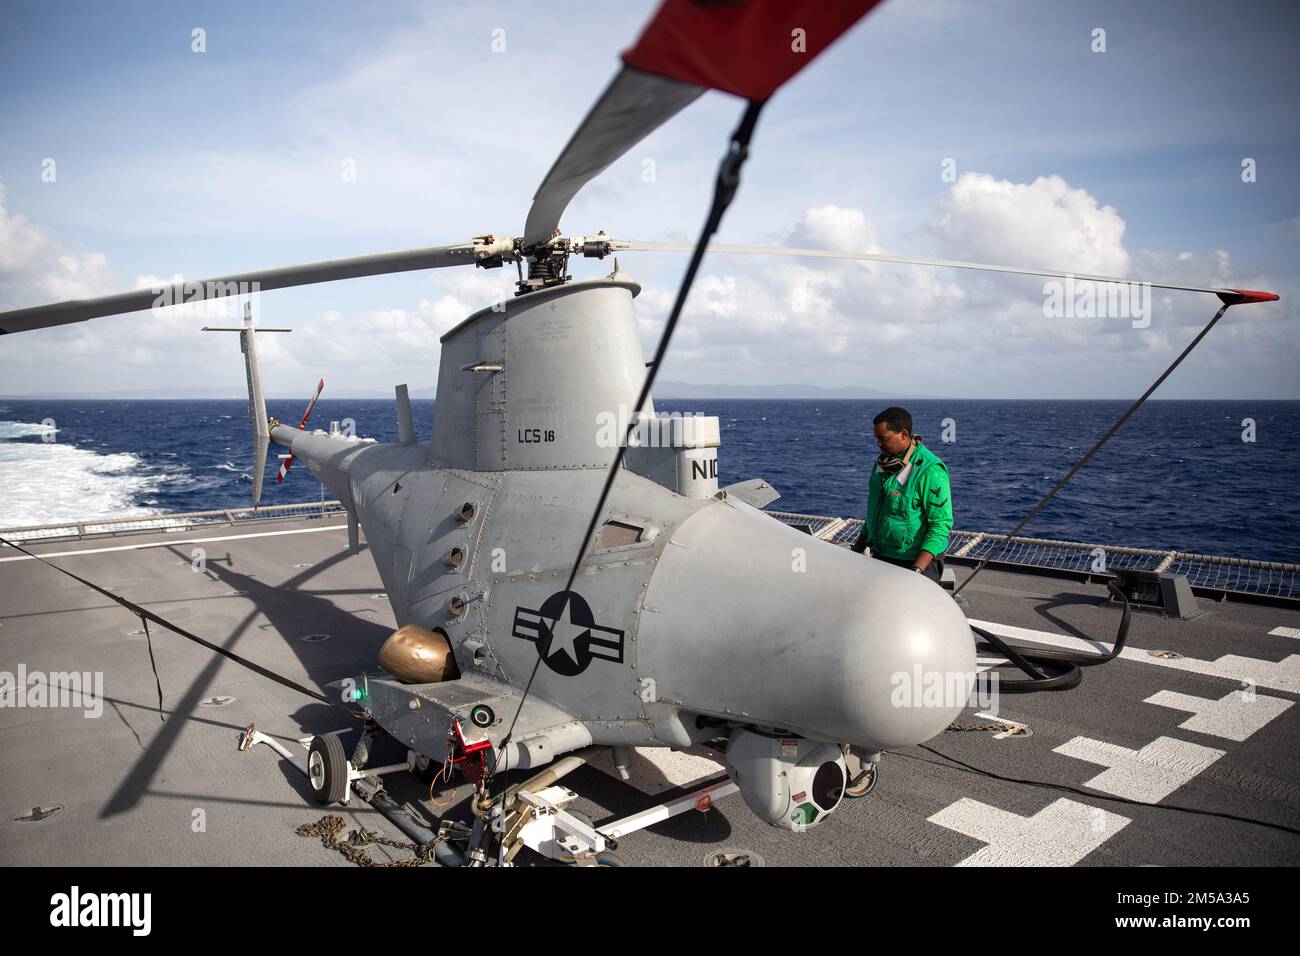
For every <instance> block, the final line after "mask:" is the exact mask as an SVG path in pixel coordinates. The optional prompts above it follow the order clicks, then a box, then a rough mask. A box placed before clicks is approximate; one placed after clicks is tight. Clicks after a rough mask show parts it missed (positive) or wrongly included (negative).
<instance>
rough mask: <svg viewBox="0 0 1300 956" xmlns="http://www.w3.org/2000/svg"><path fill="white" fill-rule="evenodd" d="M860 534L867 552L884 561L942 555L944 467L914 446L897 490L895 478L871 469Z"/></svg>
mask: <svg viewBox="0 0 1300 956" xmlns="http://www.w3.org/2000/svg"><path fill="white" fill-rule="evenodd" d="M862 530H863V531H864V532H865V533H866V538H867V546H868V547H870V548H871V551H872V553H873V554H878V555H880V556H881V557H884V558H894V559H895V560H899V561H914V560H916V556H917V555H919V554H920V553H921V552H922V551H929V552H930V553H931V554H933V555H935V556H936V557H937V556H939V555H942V554H943V553H944V552H945V551H946V550H948V535H949V533H950V532H951V531H952V493H951V491H950V489H949V486H948V466H947V465H945V464H944V463H943V462H942V461H941V460H940V459H939V456H938V455H936V454H935V453H934V452H932V451H930V449H928V448H926V447H925V445H924V444H922V443H920V442H918V443H917V445H916V451H915V452H913V453H912V472H911V474H910V475H909V476H908V477H907V481H906V483H905V484H904V485H903V486H902V487H899V484H898V478H897V476H895V475H891V474H889V473H888V472H885V471H882V470H881V468H880V467H879V465H877V466H875V467H873V468H872V469H871V481H870V484H869V485H868V489H867V522H866V524H865V525H863V529H862Z"/></svg>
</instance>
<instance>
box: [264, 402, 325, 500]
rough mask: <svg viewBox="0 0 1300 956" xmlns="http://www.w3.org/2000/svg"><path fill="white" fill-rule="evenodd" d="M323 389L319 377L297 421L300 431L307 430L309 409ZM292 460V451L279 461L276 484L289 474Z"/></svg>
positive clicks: (313, 405) (312, 406) (309, 415)
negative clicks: (313, 392)
mask: <svg viewBox="0 0 1300 956" xmlns="http://www.w3.org/2000/svg"><path fill="white" fill-rule="evenodd" d="M324 390H325V379H321V380H320V381H319V382H317V383H316V394H315V395H313V396H312V397H311V400H310V401H309V402H307V411H305V412H303V415H302V421H300V422H299V423H298V431H300V432H301V431H306V430H307V422H308V421H310V420H311V410H312V409H313V408H315V407H316V399H318V398H320V393H321V392H323V391H324ZM293 460H294V459H293V453H292V452H290V453H289V454H287V455H285V456H284V460H283V461H281V462H280V471H279V472H278V473H277V474H276V476H275V483H276V484H280V483H281V482H283V481H284V476H285V475H287V474H289V469H290V468H292V467H293Z"/></svg>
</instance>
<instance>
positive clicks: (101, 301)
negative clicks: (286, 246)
mask: <svg viewBox="0 0 1300 956" xmlns="http://www.w3.org/2000/svg"><path fill="white" fill-rule="evenodd" d="M481 248H482V247H479V246H476V245H475V243H474V242H463V243H459V244H457V245H454V246H430V247H428V248H425V249H407V250H405V251H403V252H381V253H379V254H377V255H371V256H354V257H352V258H350V259H328V260H325V261H324V262H308V263H304V264H302V265H296V266H284V267H282V268H279V269H263V270H261V271H259V272H241V273H236V274H235V275H229V276H222V277H220V278H217V279H199V280H196V281H193V282H177V283H169V284H168V285H166V286H161V287H155V288H152V289H138V290H136V291H134V292H122V293H119V294H117V295H108V296H103V297H101V298H98V299H73V300H71V301H68V302H57V303H55V304H53V305H38V306H33V307H32V308H28V309H15V310H13V311H12V312H0V335H2V334H5V333H9V332H28V331H31V330H32V329H45V328H49V327H51V326H55V325H67V324H69V323H72V322H85V321H86V320H87V319H97V318H100V317H102V316H106V315H121V314H123V313H126V312H140V311H143V310H145V309H152V308H156V307H165V306H171V305H180V304H182V303H188V302H199V301H202V300H205V299H221V298H225V297H226V296H231V295H246V294H248V293H251V292H267V291H269V290H271V289H288V288H292V287H294V286H300V285H315V284H317V283H320V282H336V281H338V280H339V279H356V278H359V277H361V276H377V275H389V274H391V273H397V272H414V271H416V270H419V269H438V268H441V267H443V266H458V265H473V264H474V262H475V259H476V258H477V256H478V254H479V252H480V250H481Z"/></svg>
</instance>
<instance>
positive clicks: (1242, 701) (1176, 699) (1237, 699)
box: [1145, 690, 1291, 741]
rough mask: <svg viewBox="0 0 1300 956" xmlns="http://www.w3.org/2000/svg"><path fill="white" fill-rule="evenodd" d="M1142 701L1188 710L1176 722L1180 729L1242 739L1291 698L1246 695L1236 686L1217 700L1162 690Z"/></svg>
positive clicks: (1283, 710) (1283, 706) (1285, 705)
mask: <svg viewBox="0 0 1300 956" xmlns="http://www.w3.org/2000/svg"><path fill="white" fill-rule="evenodd" d="M1145 703H1148V704H1155V705H1156V706H1158V707H1172V708H1173V709H1174V710H1185V711H1187V712H1188V713H1190V714H1191V715H1192V716H1191V717H1188V718H1187V719H1186V720H1184V721H1183V722H1182V723H1181V724H1179V725H1178V726H1179V727H1181V728H1182V729H1183V730H1194V731H1196V732H1197V733H1201V734H1211V735H1213V736H1215V737H1223V738H1225V739H1227V740H1238V741H1241V740H1245V739H1246V738H1247V737H1249V736H1250V735H1251V734H1253V733H1254V732H1255V731H1257V730H1259V729H1260V728H1261V727H1263V726H1264V725H1265V724H1267V723H1268V722H1269V721H1270V720H1272V719H1273V718H1274V717H1277V716H1279V715H1280V714H1282V713H1285V712H1286V710H1287V708H1289V707H1290V706H1291V701H1289V700H1283V699H1282V698H1281V697H1266V696H1264V695H1263V694H1251V695H1249V696H1247V695H1246V694H1245V693H1243V692H1242V691H1239V690H1234V691H1230V692H1229V693H1228V695H1227V696H1226V697H1220V698H1219V699H1218V700H1206V699H1205V698H1204V697H1193V696H1192V695H1191V694H1178V693H1175V692H1174V691H1172V690H1162V691H1160V692H1159V693H1156V694H1152V695H1151V696H1150V697H1148V698H1147V699H1146V701H1145Z"/></svg>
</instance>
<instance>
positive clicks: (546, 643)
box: [513, 591, 623, 677]
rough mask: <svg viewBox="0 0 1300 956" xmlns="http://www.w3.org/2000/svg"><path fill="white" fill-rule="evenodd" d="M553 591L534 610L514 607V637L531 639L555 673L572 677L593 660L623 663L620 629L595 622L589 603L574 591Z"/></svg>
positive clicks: (621, 633) (544, 661)
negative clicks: (566, 595)
mask: <svg viewBox="0 0 1300 956" xmlns="http://www.w3.org/2000/svg"><path fill="white" fill-rule="evenodd" d="M567 593H568V600H565V594H566V592H564V591H556V592H555V593H554V594H552V595H551V596H550V597H548V598H547V599H546V600H545V601H543V602H542V606H541V607H540V608H538V609H536V610H533V609H532V608H525V607H516V608H515V621H514V632H513V633H514V636H515V637H518V638H520V639H522V640H526V641H532V642H533V643H535V644H536V645H537V653H538V654H539V655H540V656H541V658H542V662H543V663H544V664H546V666H547V667H549V668H550V669H551V670H553V671H555V673H557V674H562V675H564V676H565V677H574V676H577V675H578V674H581V673H582V672H583V671H585V670H586V669H587V668H588V667H589V666H590V665H591V662H592V661H593V660H596V659H600V660H606V661H612V662H614V663H615V664H621V663H622V662H623V632H622V631H621V630H620V629H618V628H614V627H602V626H601V625H599V624H597V623H596V618H595V616H594V615H593V614H592V611H591V605H589V604H588V603H587V601H586V600H585V599H584V598H583V596H582V595H581V594H579V593H578V592H577V591H569V592H567Z"/></svg>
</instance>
